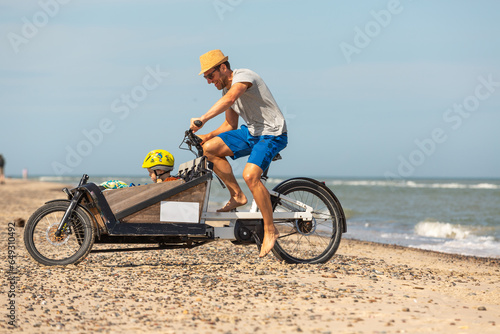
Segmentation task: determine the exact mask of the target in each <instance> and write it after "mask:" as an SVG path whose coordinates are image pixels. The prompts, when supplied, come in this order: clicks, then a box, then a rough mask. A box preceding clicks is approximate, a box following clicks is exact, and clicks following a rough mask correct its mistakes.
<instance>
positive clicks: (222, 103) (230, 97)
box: [191, 82, 251, 133]
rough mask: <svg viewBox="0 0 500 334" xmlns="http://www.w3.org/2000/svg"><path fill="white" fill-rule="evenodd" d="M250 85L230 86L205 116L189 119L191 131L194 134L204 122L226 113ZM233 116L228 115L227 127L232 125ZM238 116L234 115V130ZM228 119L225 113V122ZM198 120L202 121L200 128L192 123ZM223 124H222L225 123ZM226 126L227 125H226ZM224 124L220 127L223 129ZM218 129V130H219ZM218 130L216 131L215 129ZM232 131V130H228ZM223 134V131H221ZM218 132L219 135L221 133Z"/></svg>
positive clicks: (236, 84)
mask: <svg viewBox="0 0 500 334" xmlns="http://www.w3.org/2000/svg"><path fill="white" fill-rule="evenodd" d="M250 85H251V83H249V82H237V83H235V84H234V85H232V86H231V88H230V89H229V90H228V92H227V93H226V94H225V95H224V96H223V97H221V98H220V99H219V101H217V102H216V103H215V104H214V105H213V106H212V108H210V109H209V110H208V111H207V112H206V113H205V115H203V116H201V117H200V118H192V119H191V130H193V131H194V132H196V131H198V130H199V129H200V128H201V127H202V126H203V125H204V124H205V123H206V122H208V121H209V120H210V119H212V118H214V117H215V116H217V115H220V114H222V113H223V112H224V111H227V110H229V109H230V107H231V106H232V105H233V103H234V102H235V101H236V100H237V99H238V98H239V97H240V96H241V95H242V94H243V93H244V92H245V91H246V90H247V88H248V87H250ZM231 111H232V112H233V113H234V114H236V113H235V112H234V110H232V109H231ZM233 117H234V115H230V118H231V122H230V123H229V125H233V123H234V120H232V118H233ZM237 117H238V114H236V125H235V128H236V127H238V118H237ZM227 119H228V113H227V112H226V122H227ZM197 120H200V121H202V123H203V124H202V126H201V127H197V126H196V125H194V121H197ZM226 122H224V123H226ZM226 125H227V124H226ZM223 126H224V124H222V125H221V127H223ZM221 127H219V129H220V128H221ZM217 130H218V129H217ZM217 130H216V131H217ZM230 130H232V129H230ZM222 132H223V131H222ZM222 132H220V133H222Z"/></svg>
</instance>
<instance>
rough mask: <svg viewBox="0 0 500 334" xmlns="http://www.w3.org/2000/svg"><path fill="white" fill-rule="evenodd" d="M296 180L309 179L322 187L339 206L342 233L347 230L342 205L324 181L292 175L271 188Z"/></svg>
mask: <svg viewBox="0 0 500 334" xmlns="http://www.w3.org/2000/svg"><path fill="white" fill-rule="evenodd" d="M296 180H303V181H309V182H312V183H314V184H316V185H317V186H318V187H320V188H322V189H324V190H325V191H326V192H327V193H328V194H330V196H331V197H332V199H333V201H334V202H335V204H337V206H338V207H339V209H340V219H341V222H342V227H343V229H342V232H343V233H346V232H347V223H346V219H345V214H344V209H343V208H342V205H341V204H340V201H339V199H338V198H337V196H335V194H334V193H333V191H332V190H331V189H330V188H329V187H328V186H327V185H326V184H325V183H324V182H320V181H318V180H315V179H311V178H309V177H294V178H291V179H288V180H285V181H283V182H281V183H279V184H278V185H276V186H275V187H274V188H273V190H276V188H278V187H280V186H282V185H284V184H286V183H288V182H291V181H296Z"/></svg>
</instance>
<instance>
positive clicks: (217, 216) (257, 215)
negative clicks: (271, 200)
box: [201, 212, 312, 221]
mask: <svg viewBox="0 0 500 334" xmlns="http://www.w3.org/2000/svg"><path fill="white" fill-rule="evenodd" d="M201 218H202V219H205V220H220V221H228V220H233V219H262V212H203V213H202V214H201ZM289 219H302V220H306V221H310V220H312V213H311V212H273V220H289Z"/></svg>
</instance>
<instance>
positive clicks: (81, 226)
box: [24, 201, 95, 266]
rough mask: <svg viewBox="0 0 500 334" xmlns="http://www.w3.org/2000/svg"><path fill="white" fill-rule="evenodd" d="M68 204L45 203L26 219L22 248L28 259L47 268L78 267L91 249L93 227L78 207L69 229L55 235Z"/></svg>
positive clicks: (88, 218) (61, 202)
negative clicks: (28, 255) (25, 251)
mask: <svg viewBox="0 0 500 334" xmlns="http://www.w3.org/2000/svg"><path fill="white" fill-rule="evenodd" d="M69 204H70V202H67V201H58V202H53V203H47V204H45V205H43V206H42V207H40V208H39V209H38V210H36V211H35V212H34V213H33V214H32V215H31V217H30V218H29V219H28V222H27V223H26V226H25V230H24V245H25V246H26V250H27V251H28V253H29V254H30V255H31V257H32V258H33V259H34V260H35V261H37V262H38V263H41V264H43V265H46V266H58V265H68V264H78V263H80V262H81V261H83V260H84V259H85V258H86V257H87V255H88V254H89V253H90V250H91V249H92V245H93V244H94V239H95V228H94V226H93V224H92V220H91V218H90V217H89V215H88V214H87V212H86V211H85V210H84V209H83V208H81V207H79V206H77V207H76V208H75V210H74V211H73V214H72V215H71V217H70V220H69V224H68V229H66V230H65V231H63V233H62V235H61V236H60V237H57V236H55V231H56V230H57V227H58V226H59V222H60V221H61V219H62V217H63V216H64V213H65V212H66V209H67V208H68V206H69Z"/></svg>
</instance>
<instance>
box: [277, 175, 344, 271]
mask: <svg viewBox="0 0 500 334" xmlns="http://www.w3.org/2000/svg"><path fill="white" fill-rule="evenodd" d="M273 190H275V191H277V192H278V193H280V194H283V195H286V196H287V197H290V198H292V199H295V200H297V201H299V202H302V203H304V204H307V205H309V206H311V207H313V220H312V221H311V222H307V221H304V220H302V219H295V220H288V221H275V222H274V224H275V226H276V227H277V228H278V231H279V232H280V237H279V238H278V240H277V241H276V243H275V245H274V248H273V249H272V252H273V254H274V255H275V256H276V257H277V258H278V259H279V260H281V261H285V262H286V263H311V264H315V263H325V262H327V261H328V260H330V259H331V258H332V256H333V255H334V254H335V252H336V251H337V249H338V247H339V245H340V241H341V238H342V231H343V225H342V217H343V216H342V214H341V213H342V212H343V211H342V208H341V207H340V203H339V202H338V201H336V200H335V199H334V198H333V197H332V195H331V194H330V193H329V192H328V191H327V190H326V189H324V186H322V185H320V184H318V183H317V182H314V181H312V180H308V179H292V180H289V181H287V182H283V183H281V184H279V185H278V186H276V187H275V188H274V189H273ZM273 211H274V212H294V211H295V212H298V211H305V210H304V209H303V208H301V207H300V206H298V205H294V204H291V203H289V202H285V201H283V200H281V199H278V200H276V201H275V202H274V203H273Z"/></svg>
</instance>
